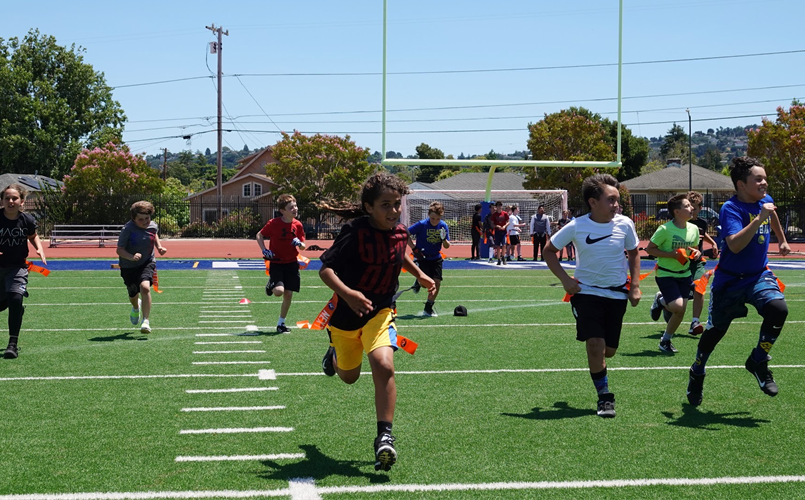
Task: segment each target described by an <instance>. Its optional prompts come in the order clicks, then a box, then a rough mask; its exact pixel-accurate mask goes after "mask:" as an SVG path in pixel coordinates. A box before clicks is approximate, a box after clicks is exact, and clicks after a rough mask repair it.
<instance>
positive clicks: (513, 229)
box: [506, 214, 522, 236]
mask: <svg viewBox="0 0 805 500" xmlns="http://www.w3.org/2000/svg"><path fill="white" fill-rule="evenodd" d="M521 220H522V219H521V218H520V216H519V215H514V214H511V215H509V227H507V228H506V229H507V232H508V234H509V236H511V235H513V234H515V235H518V236H519V235H520V228H519V227H517V226H515V224H520V221H521Z"/></svg>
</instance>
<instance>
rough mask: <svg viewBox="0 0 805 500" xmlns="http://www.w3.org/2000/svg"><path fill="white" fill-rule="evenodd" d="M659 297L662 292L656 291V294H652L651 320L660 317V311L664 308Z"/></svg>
mask: <svg viewBox="0 0 805 500" xmlns="http://www.w3.org/2000/svg"><path fill="white" fill-rule="evenodd" d="M661 298H662V292H657V293H656V295H654V302H653V303H652V304H651V319H652V320H653V321H657V320H658V319H660V313H661V312H662V310H663V309H665V308H664V307H663V306H662V304H660V299H661Z"/></svg>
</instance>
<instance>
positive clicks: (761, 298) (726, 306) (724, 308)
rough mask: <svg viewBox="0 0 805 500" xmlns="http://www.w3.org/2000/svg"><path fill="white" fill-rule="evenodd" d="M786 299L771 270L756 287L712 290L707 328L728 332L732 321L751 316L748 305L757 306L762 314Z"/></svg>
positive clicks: (757, 282) (766, 272)
mask: <svg viewBox="0 0 805 500" xmlns="http://www.w3.org/2000/svg"><path fill="white" fill-rule="evenodd" d="M778 299H785V295H783V292H781V291H780V286H779V285H778V284H777V277H775V276H774V273H772V272H771V271H769V270H766V271H764V272H763V274H761V275H760V277H759V278H758V280H757V281H756V282H755V284H754V285H750V286H747V287H743V288H738V289H735V290H711V293H710V309H709V318H708V319H707V328H712V327H715V328H718V329H719V330H723V331H727V329H728V328H729V327H730V323H732V320H734V319H736V318H745V317H746V315H747V314H749V309H748V308H747V307H746V304H751V305H753V306H755V309H757V312H758V313H760V312H761V310H763V307H764V306H765V305H766V304H768V303H769V302H771V301H772V300H778Z"/></svg>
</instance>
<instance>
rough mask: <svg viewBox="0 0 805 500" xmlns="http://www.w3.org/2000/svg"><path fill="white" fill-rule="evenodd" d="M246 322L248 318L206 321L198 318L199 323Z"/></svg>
mask: <svg viewBox="0 0 805 500" xmlns="http://www.w3.org/2000/svg"><path fill="white" fill-rule="evenodd" d="M248 322H249V320H248V319H236V320H232V321H206V320H205V321H200V320H199V324H201V323H248Z"/></svg>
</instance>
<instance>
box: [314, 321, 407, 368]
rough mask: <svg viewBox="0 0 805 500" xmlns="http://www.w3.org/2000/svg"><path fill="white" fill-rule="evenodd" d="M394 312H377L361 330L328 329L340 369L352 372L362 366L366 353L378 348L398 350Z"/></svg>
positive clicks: (330, 327)
mask: <svg viewBox="0 0 805 500" xmlns="http://www.w3.org/2000/svg"><path fill="white" fill-rule="evenodd" d="M395 318H396V317H395V316H394V311H393V310H392V309H391V308H389V307H386V308H384V309H381V310H380V311H378V312H377V314H376V315H375V317H374V318H372V319H370V320H369V321H368V322H367V323H366V324H365V325H363V328H361V329H360V330H341V329H339V328H336V327H334V326H328V327H327V334H328V335H329V336H330V343H331V344H332V345H333V347H335V357H336V359H337V360H338V367H339V368H340V369H342V370H352V369H354V368H357V367H359V366H361V363H362V362H363V353H364V351H365V352H366V353H367V354H368V353H370V352H372V351H374V350H375V349H377V348H378V347H386V346H388V347H392V348H393V349H394V350H397V324H396V323H395V321H394V320H395Z"/></svg>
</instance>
